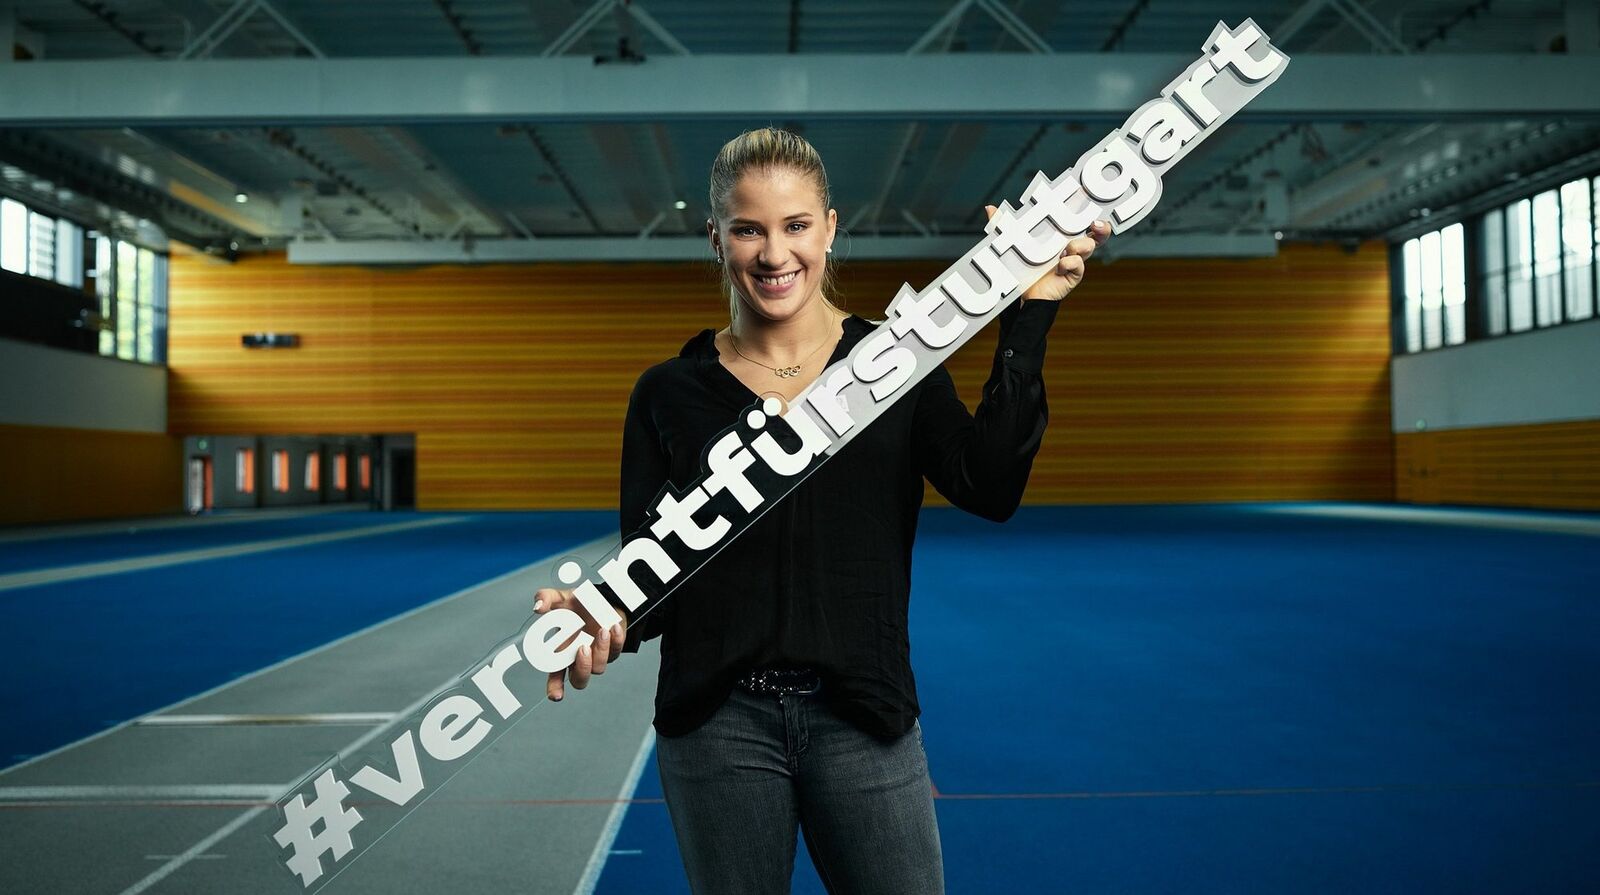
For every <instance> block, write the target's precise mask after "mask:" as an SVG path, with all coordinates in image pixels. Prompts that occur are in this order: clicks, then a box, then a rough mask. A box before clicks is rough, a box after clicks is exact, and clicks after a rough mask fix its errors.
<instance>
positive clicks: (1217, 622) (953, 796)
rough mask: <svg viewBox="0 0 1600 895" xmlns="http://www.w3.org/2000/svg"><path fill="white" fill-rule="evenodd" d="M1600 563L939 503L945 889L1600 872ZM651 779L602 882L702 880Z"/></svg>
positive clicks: (1381, 887)
mask: <svg viewBox="0 0 1600 895" xmlns="http://www.w3.org/2000/svg"><path fill="white" fill-rule="evenodd" d="M1486 515H1488V514H1486ZM1496 515H1501V516H1503V517H1504V518H1505V519H1506V520H1509V521H1516V520H1519V519H1525V518H1527V516H1526V515H1525V514H1518V513H1504V514H1496ZM1569 518H1581V517H1569ZM1590 518H1592V517H1590ZM1597 560H1600V539H1597V538H1595V537H1592V536H1590V537H1584V536H1575V535H1561V534H1546V533H1541V532H1529V531H1516V530H1510V531H1508V530H1503V529H1499V528H1463V527H1456V526H1443V525H1428V524H1412V523H1397V522H1388V521H1367V520H1360V521H1356V520H1347V519H1338V518H1317V517H1315V516H1299V515H1279V514H1275V513H1271V512H1263V511H1262V510H1261V508H1256V507H1248V506H1241V507H1219V506H1206V507H1137V508H1065V507H1049V508H1046V507H1037V508H1024V509H1023V510H1022V511H1021V512H1019V513H1018V515H1017V517H1016V518H1014V519H1013V520H1011V521H1010V522H1009V523H1007V524H1006V525H993V524H991V523H987V522H983V521H981V520H978V519H975V518H973V517H970V516H966V515H963V514H959V513H956V512H954V511H940V510H936V511H928V512H925V513H924V514H923V522H922V527H921V529H920V531H919V539H918V542H917V551H916V557H915V562H914V571H913V587H912V594H913V599H912V632H911V639H912V650H913V657H912V658H913V664H914V666H915V669H916V672H917V681H918V691H919V694H920V696H921V700H922V706H923V715H922V719H921V720H922V724H923V734H924V738H925V741H926V745H927V751H928V760H929V765H930V773H931V776H932V778H933V783H934V787H935V790H936V792H937V798H936V801H935V805H936V806H937V811H938V815H939V823H940V830H941V835H942V838H943V843H944V857H945V872H946V877H947V885H948V888H949V891H951V892H980V891H982V892H987V891H1013V890H1021V891H1027V892H1187V893H1196V892H1206V893H1210V892H1297V893H1304V892H1329V893H1351V892H1363V893H1371V892H1410V893H1414V892H1451V893H1459V892H1495V893H1503V892H1532V891H1541V892H1551V891H1563V892H1567V891H1579V890H1589V891H1593V889H1592V888H1590V887H1592V886H1594V885H1595V880H1597V879H1600V587H1597V586H1596V584H1595V580H1596V578H1595V567H1596V564H1597V563H1596V561H1597ZM635 795H636V799H637V800H638V801H636V802H634V803H633V804H631V805H630V806H629V808H628V813H627V816H626V820H625V821H624V823H623V826H622V828H621V831H620V833H619V834H618V836H617V839H616V842H615V844H614V846H613V849H612V855H611V858H610V860H609V861H608V862H607V864H606V868H605V872H604V874H603V876H602V877H601V884H600V886H599V888H598V890H597V891H598V892H600V893H605V895H611V893H628V892H640V891H649V892H659V893H673V892H687V891H688V888H687V886H686V885H685V884H684V882H683V874H682V871H681V869H680V865H679V864H678V863H677V862H678V858H677V853H676V848H675V845H674V840H673V835H672V827H671V823H670V821H669V819H668V817H667V811H666V806H665V805H664V804H662V803H661V802H660V801H659V800H660V798H661V788H660V783H659V779H658V777H657V776H656V771H655V763H654V756H652V758H651V761H650V762H649V763H648V764H647V765H646V766H645V772H644V774H643V777H642V778H641V781H640V785H639V788H638V791H637V793H636V794H635ZM794 891H795V892H796V893H821V892H822V891H823V888H822V885H821V883H820V882H818V881H817V877H816V874H815V872H814V871H813V870H812V868H811V867H810V865H809V863H808V859H807V858H806V857H805V853H804V845H803V843H802V845H801V846H800V850H799V855H798V857H797V861H796V872H795V887H794Z"/></svg>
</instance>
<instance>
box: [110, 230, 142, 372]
mask: <svg viewBox="0 0 1600 895" xmlns="http://www.w3.org/2000/svg"><path fill="white" fill-rule="evenodd" d="M113 279H114V280H115V281H116V290H117V357H120V358H122V359H123V360H133V359H134V352H135V351H136V350H137V348H138V346H137V343H136V342H135V341H134V337H135V336H136V335H137V334H138V329H137V327H138V325H139V310H138V309H139V305H138V299H139V247H138V246H136V245H134V244H133V243H131V242H122V241H121V240H118V242H117V263H116V276H115V277H114V278H113Z"/></svg>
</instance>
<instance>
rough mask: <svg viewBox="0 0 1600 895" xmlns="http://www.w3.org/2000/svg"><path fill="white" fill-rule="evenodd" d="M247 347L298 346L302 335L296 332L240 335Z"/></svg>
mask: <svg viewBox="0 0 1600 895" xmlns="http://www.w3.org/2000/svg"><path fill="white" fill-rule="evenodd" d="M240 338H241V339H243V341H244V347H246V348H296V347H299V345H300V337H299V336H297V335H295V334H294V333H245V334H244V335H243V336H241V337H240Z"/></svg>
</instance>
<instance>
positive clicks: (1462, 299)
mask: <svg viewBox="0 0 1600 895" xmlns="http://www.w3.org/2000/svg"><path fill="white" fill-rule="evenodd" d="M1478 224H1479V226H1478V227H1477V228H1476V231H1475V232H1476V234H1477V236H1476V238H1475V239H1473V240H1472V241H1471V244H1470V245H1463V244H1462V242H1463V239H1464V236H1465V231H1464V230H1463V229H1462V225H1460V224H1452V225H1451V226H1449V227H1445V228H1444V229H1442V230H1438V231H1435V232H1433V233H1425V234H1422V235H1421V236H1418V237H1417V238H1416V239H1411V240H1407V241H1406V242H1405V243H1404V244H1403V245H1402V246H1401V247H1400V251H1399V252H1398V253H1397V254H1396V256H1395V257H1396V258H1397V259H1398V263H1400V264H1401V265H1403V267H1404V270H1403V271H1402V273H1403V276H1402V278H1401V279H1402V284H1401V286H1400V288H1402V289H1403V290H1404V294H1403V295H1402V296H1401V298H1402V299H1403V305H1404V306H1403V309H1402V310H1401V311H1399V312H1398V313H1399V314H1400V317H1401V319H1399V320H1397V321H1396V322H1397V325H1402V326H1404V327H1405V340H1404V343H1403V344H1404V345H1405V350H1406V351H1408V352H1410V351H1422V350H1426V349H1428V348H1434V347H1438V346H1440V345H1455V344H1459V343H1460V342H1462V341H1464V340H1465V337H1466V321H1467V317H1468V314H1467V310H1468V309H1467V293H1466V290H1465V288H1463V287H1464V286H1465V282H1466V272H1467V271H1468V270H1472V271H1475V272H1476V276H1477V278H1478V279H1477V285H1478V290H1477V301H1478V306H1477V308H1478V310H1479V311H1480V312H1481V313H1480V315H1479V319H1480V321H1481V325H1482V332H1483V333H1484V334H1485V335H1488V336H1500V335H1505V334H1508V333H1520V332H1526V331H1528V330H1531V329H1536V328H1543V327H1548V326H1556V325H1559V324H1562V323H1567V322H1570V321H1576V320H1591V319H1594V318H1595V317H1600V177H1580V178H1578V179H1576V180H1569V181H1567V182H1566V183H1564V184H1561V185H1560V186H1558V187H1553V188H1551V189H1547V190H1542V191H1540V192H1539V193H1537V194H1535V195H1532V196H1528V197H1527V198H1523V199H1518V200H1516V201H1515V202H1511V203H1509V204H1507V205H1504V206H1501V207H1499V208H1491V209H1489V210H1488V211H1486V212H1484V214H1483V216H1482V217H1481V218H1480V219H1479V220H1478ZM1435 237H1437V242H1435ZM1436 245H1437V253H1438V264H1439V266H1438V275H1439V279H1438V280H1437V296H1436V295H1435V292H1434V290H1435V282H1436V281H1435V280H1434V279H1433V276H1434V268H1433V266H1432V265H1433V258H1434V250H1435V246H1436ZM1436 309H1437V310H1436Z"/></svg>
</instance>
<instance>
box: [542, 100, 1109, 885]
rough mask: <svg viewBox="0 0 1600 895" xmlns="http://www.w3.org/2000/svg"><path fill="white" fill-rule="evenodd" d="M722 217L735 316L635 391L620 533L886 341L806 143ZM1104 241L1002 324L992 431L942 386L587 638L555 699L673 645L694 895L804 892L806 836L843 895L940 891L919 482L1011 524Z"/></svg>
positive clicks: (944, 377)
mask: <svg viewBox="0 0 1600 895" xmlns="http://www.w3.org/2000/svg"><path fill="white" fill-rule="evenodd" d="M710 199H711V208H712V210H713V214H714V215H715V217H714V218H713V219H712V220H710V221H707V223H706V232H707V236H708V238H709V240H710V244H711V250H712V252H713V253H714V255H715V258H716V262H717V264H718V265H720V269H721V271H722V273H723V282H724V285H725V287H726V290H727V297H728V311H729V316H730V318H731V320H730V322H729V325H728V326H726V327H724V328H723V329H721V330H719V331H713V330H710V329H706V330H703V331H702V332H700V333H699V334H698V335H696V336H694V337H693V338H691V339H689V341H688V342H687V343H685V344H684V346H683V349H682V350H681V351H680V352H679V354H678V356H677V357H675V358H672V359H670V360H667V361H665V362H663V363H660V364H657V365H655V366H653V367H651V368H650V369H648V370H646V371H645V372H644V374H643V375H641V376H640V377H639V380H638V383H637V384H636V385H635V386H634V390H633V395H632V397H631V399H630V401H629V406H628V414H627V419H626V422H625V424H624V430H623V448H622V507H621V523H622V525H621V530H622V533H623V534H624V535H625V536H626V535H629V534H631V533H633V532H634V531H636V530H638V529H639V528H640V527H641V526H642V525H643V524H644V523H645V521H646V518H647V515H646V514H647V509H648V507H650V506H651V505H653V503H654V500H655V498H656V496H657V494H658V493H659V492H660V490H661V489H662V487H663V485H665V484H667V483H668V482H670V483H671V484H672V485H673V487H675V488H678V489H682V488H684V487H686V486H688V485H690V484H692V483H693V482H695V481H696V480H697V479H698V478H699V474H700V459H701V452H702V449H703V448H704V447H705V446H706V445H707V444H709V443H710V442H711V440H712V439H713V437H714V436H716V435H718V434H720V433H721V432H722V431H723V430H724V429H726V428H727V427H728V425H729V424H730V423H731V422H732V421H733V420H734V419H736V418H737V416H738V414H739V413H740V412H741V411H743V410H745V409H747V408H749V407H750V406H752V405H753V404H754V403H755V402H756V401H757V399H758V398H759V397H760V396H762V395H766V394H773V393H776V394H778V395H781V396H782V397H783V398H784V399H785V401H788V400H791V399H793V398H794V397H795V396H796V395H798V394H799V393H800V392H801V391H802V390H804V389H805V388H806V387H807V386H808V385H810V384H811V382H812V381H813V380H814V379H815V378H816V377H817V375H818V374H819V373H820V372H821V371H822V370H823V369H824V368H826V367H827V366H828V365H829V364H831V363H833V362H834V361H837V360H840V359H842V358H844V357H846V356H847V355H848V354H849V352H850V349H851V348H852V347H853V346H854V345H855V344H856V343H857V342H858V341H860V340H861V338H863V337H864V336H865V335H867V334H868V333H869V332H871V331H872V330H873V328H874V327H875V324H873V323H872V322H869V321H867V320H865V319H863V318H861V317H859V316H856V315H852V314H848V313H846V312H845V311H844V310H843V309H842V308H840V307H839V306H838V305H837V304H835V303H834V301H833V300H832V298H831V294H832V289H831V283H830V279H831V278H830V271H831V263H830V254H831V253H832V251H833V245H834V237H835V235H836V233H837V227H838V215H837V214H836V212H835V211H834V209H833V208H832V207H831V203H830V198H829V191H828V178H827V174H826V173H825V171H824V169H823V166H822V161H821V159H820V158H819V157H818V155H817V152H816V150H815V149H813V148H812V146H811V145H810V144H809V143H807V142H806V141H805V140H804V139H802V138H801V137H799V136H797V135H795V134H792V133H789V132H787V131H783V130H777V129H770V128H768V129H762V130H755V131H750V132H747V133H744V134H741V135H740V136H738V137H737V138H735V139H733V140H731V141H730V142H729V143H728V144H727V145H726V146H724V147H723V148H722V151H721V152H720V153H719V154H718V155H717V158H716V161H715V163H714V164H713V165H712V169H711V190H710ZM988 211H989V213H990V214H991V215H992V214H993V213H994V209H993V207H992V206H990V207H989V209H988ZM1108 232H1109V231H1108V228H1107V227H1106V225H1105V223H1104V222H1096V223H1095V225H1094V228H1093V229H1092V230H1091V231H1090V234H1091V235H1088V236H1084V237H1080V238H1078V239H1075V240H1073V241H1072V242H1071V244H1070V245H1069V246H1068V247H1067V250H1066V251H1065V252H1063V253H1062V256H1061V261H1060V263H1059V265H1058V266H1057V268H1056V269H1055V270H1054V271H1053V272H1052V273H1051V274H1049V275H1047V276H1046V277H1045V278H1044V279H1043V280H1041V281H1040V282H1039V283H1038V284H1037V285H1035V286H1033V287H1032V288H1031V289H1029V290H1028V291H1027V292H1026V293H1025V294H1024V295H1023V298H1022V300H1021V301H1020V302H1018V303H1017V304H1015V305H1013V306H1012V307H1010V308H1008V309H1007V310H1006V311H1005V312H1003V313H1002V314H1001V315H1000V318H999V344H998V346H997V348H996V350H995V358H994V366H993V369H992V371H991V374H990V376H989V380H988V382H987V383H986V384H985V385H984V388H983V398H982V402H981V403H980V404H979V406H978V409H977V412H976V414H973V413H969V412H968V410H967V408H966V406H965V405H964V404H963V403H962V402H961V399H960V398H959V397H958V396H957V394H956V390H955V386H954V384H953V383H952V381H951V379H950V375H949V373H948V372H946V371H945V369H944V368H943V367H942V366H941V367H938V368H936V369H935V370H934V371H933V372H931V373H930V374H929V375H928V376H927V377H926V378H924V379H923V380H922V381H920V382H919V383H917V384H916V385H915V386H913V387H912V391H911V392H909V393H908V394H906V395H904V396H902V397H901V398H900V400H899V401H897V402H896V403H895V404H894V405H893V406H892V407H890V408H889V409H888V410H887V411H885V412H884V413H883V415H882V416H880V417H879V418H878V419H877V420H875V421H874V422H873V424H872V425H871V426H870V427H868V428H867V430H866V431H864V432H863V433H862V434H861V435H860V436H858V437H857V438H856V439H855V440H854V441H852V442H851V443H850V445H849V446H848V447H846V448H845V449H844V450H842V451H840V453H839V455H838V456H836V457H835V458H833V459H831V460H830V461H828V462H827V463H826V464H824V465H823V466H822V467H821V468H820V469H818V470H817V471H816V472H815V473H814V474H813V475H812V476H811V477H810V478H809V479H807V480H806V481H805V483H804V484H803V485H802V486H800V487H799V488H797V489H796V490H795V491H794V492H793V493H791V494H790V495H789V496H788V497H786V498H784V499H783V500H782V501H781V502H779V503H778V504H777V505H776V506H774V507H772V508H771V509H770V510H769V511H768V512H767V513H766V514H765V515H763V516H762V517H761V518H760V519H759V520H757V521H756V522H755V523H754V524H753V525H752V526H751V527H750V528H749V530H747V531H745V532H744V533H743V534H742V535H740V536H739V537H738V538H737V539H736V540H735V541H734V542H733V543H732V544H730V545H729V546H728V547H727V548H726V549H724V550H723V551H722V552H721V553H719V554H718V555H716V556H715V557H714V558H713V559H712V560H710V561H709V562H708V563H707V564H706V565H705V566H704V567H703V568H702V569H701V570H700V571H699V572H698V573H697V574H695V575H694V576H693V577H692V578H690V579H689V580H688V581H686V582H685V583H684V584H683V585H682V586H680V587H679V588H678V590H677V592H676V593H674V594H673V596H672V598H671V599H668V600H665V601H662V602H661V604H660V606H659V607H657V608H655V609H654V611H651V612H649V613H648V614H643V615H641V614H640V613H635V616H638V621H637V622H636V623H635V624H634V625H633V626H632V627H631V628H629V627H627V625H626V623H625V624H623V625H618V626H616V627H614V628H612V629H610V630H607V631H601V630H599V629H598V626H596V625H593V624H591V625H590V633H591V634H593V635H594V636H595V638H596V642H595V644H594V646H593V647H592V648H586V649H584V650H582V651H580V653H579V655H578V658H577V660H576V662H575V663H574V664H573V665H572V666H571V667H570V668H568V669H567V670H566V672H564V673H558V674H553V675H551V676H550V681H549V684H548V692H549V695H550V697H551V698H552V699H561V698H562V696H563V695H564V693H565V685H566V683H569V682H570V684H571V685H572V687H574V688H576V689H583V688H584V687H585V686H587V685H588V683H589V679H590V677H591V676H592V675H595V674H600V673H603V672H604V670H605V666H606V663H607V662H609V661H613V660H615V659H616V658H617V656H618V655H619V654H620V653H621V652H623V651H628V652H631V651H635V650H637V649H638V645H639V643H640V642H642V641H644V640H648V639H650V638H652V637H657V636H659V637H660V638H661V672H660V677H659V681H658V687H657V691H656V717H655V728H656V731H657V733H658V734H659V737H658V739H657V744H656V751H657V758H658V768H659V771H660V774H661V783H662V788H663V790H664V792H665V795H666V802H667V807H668V810H669V812H670V814H671V817H672V824H673V828H674V830H675V832H676V835H677V839H678V847H679V851H680V852H681V854H682V857H683V863H684V868H685V870H686V871H687V873H688V877H689V884H690V888H691V889H692V890H693V891H694V892H695V893H697V895H721V893H727V895H764V893H785V892H788V891H789V880H790V876H791V874H792V872H793V867H794V854H795V835H796V830H797V829H798V830H799V831H801V832H802V833H803V834H804V835H805V837H806V845H807V848H808V849H809V851H810V853H811V856H812V859H813V861H814V863H815V865H816V869H817V873H818V875H819V876H820V877H821V878H822V880H823V882H824V883H825V884H826V885H827V887H828V890H829V891H830V892H834V893H863V895H895V893H908V895H909V893H917V895H927V893H931V892H942V891H943V889H944V871H943V864H942V860H941V856H940V846H939V831H938V827H937V824H936V821H935V817H934V808H933V798H932V785H931V783H930V781H929V777H928V765H927V759H926V757H925V755H924V752H923V746H922V728H921V724H920V722H919V721H918V715H919V714H920V711H921V710H920V708H919V706H918V703H917V694H916V685H915V682H914V680H913V678H912V672H911V663H910V643H909V639H908V634H907V612H906V609H907V601H908V597H909V591H910V582H911V547H912V541H913V539H914V537H915V535H916V528H917V517H918V512H919V510H920V508H921V505H922V496H923V480H924V479H926V480H927V481H930V482H932V483H933V485H934V487H935V488H937V489H938V490H939V493H941V494H943V495H944V496H945V497H946V498H947V499H949V500H950V502H951V503H953V504H954V505H956V506H958V507H960V508H962V509H964V510H967V511H969V512H972V513H975V514H977V515H979V516H983V517H985V518H988V519H993V520H995V521H997V522H998V521H1004V520H1005V519H1007V518H1008V517H1010V516H1011V514H1012V513H1013V512H1015V510H1016V508H1017V506H1018V504H1019V503H1020V501H1021V499H1022V492H1023V488H1024V487H1025V485H1026V484H1027V480H1028V473H1029V470H1030V468H1031V466H1032V463H1033V457H1034V455H1035V454H1036V453H1037V452H1038V449H1039V444H1040V441H1041V439H1042V437H1043V434H1044V428H1045V420H1046V416H1047V412H1046V406H1045V398H1044V385H1043V382H1042V380H1041V379H1040V369H1041V367H1042V365H1043V361H1044V350H1045V335H1046V333H1047V332H1048V331H1049V328H1050V325H1051V323H1052V322H1053V321H1054V319H1055V315H1056V311H1057V309H1058V308H1059V302H1060V300H1061V299H1062V298H1064V297H1065V296H1066V295H1067V294H1068V293H1069V292H1071V291H1072V289H1073V288H1074V287H1076V286H1077V285H1078V283H1079V282H1080V281H1081V280H1082V278H1083V273H1084V262H1085V259H1087V258H1088V257H1089V256H1090V254H1091V253H1092V252H1093V251H1094V248H1095V247H1096V246H1097V245H1098V244H1100V243H1103V242H1104V240H1105V238H1106V235H1107V233H1108ZM537 597H538V604H537V607H536V608H538V609H539V610H540V611H548V610H549V609H551V608H554V607H558V606H560V607H566V608H570V609H573V610H575V611H579V612H582V609H581V607H580V606H579V604H578V603H577V601H575V600H574V599H572V596H571V593H570V591H562V590H556V589H543V590H540V591H539V593H538V595H537Z"/></svg>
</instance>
